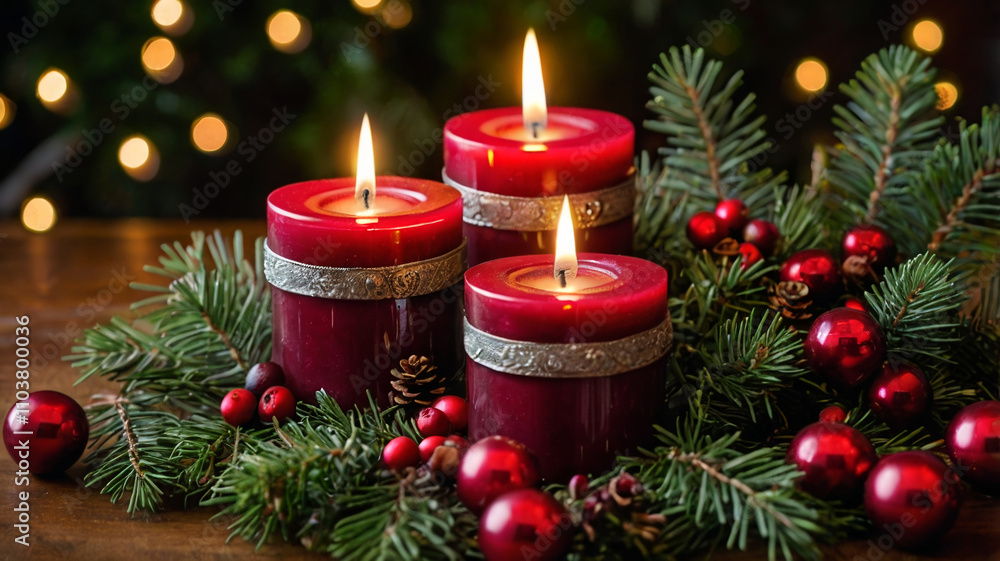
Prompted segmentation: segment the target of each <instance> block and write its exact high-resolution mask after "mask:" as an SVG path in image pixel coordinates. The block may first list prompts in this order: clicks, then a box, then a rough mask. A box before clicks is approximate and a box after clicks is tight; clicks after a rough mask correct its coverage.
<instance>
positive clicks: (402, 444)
mask: <svg viewBox="0 0 1000 561" xmlns="http://www.w3.org/2000/svg"><path fill="white" fill-rule="evenodd" d="M382 462H383V463H385V466H386V467H387V468H389V469H394V470H401V469H404V468H408V467H411V466H416V465H417V464H418V463H420V448H419V447H418V446H417V443H416V442H414V441H413V439H412V438H410V437H408V436H397V437H396V438H393V439H392V440H390V441H389V442H387V443H386V445H385V448H383V449H382Z"/></svg>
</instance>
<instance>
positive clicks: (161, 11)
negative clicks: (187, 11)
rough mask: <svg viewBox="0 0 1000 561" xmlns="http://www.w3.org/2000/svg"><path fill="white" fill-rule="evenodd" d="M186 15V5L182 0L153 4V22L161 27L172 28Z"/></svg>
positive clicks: (168, 0)
mask: <svg viewBox="0 0 1000 561" xmlns="http://www.w3.org/2000/svg"><path fill="white" fill-rule="evenodd" d="M182 15H184V4H181V2H180V0H157V2H156V4H153V12H152V16H153V22H154V23H155V24H156V25H158V26H160V27H170V26H171V25H174V24H175V23H177V22H178V21H179V20H180V19H181V16H182Z"/></svg>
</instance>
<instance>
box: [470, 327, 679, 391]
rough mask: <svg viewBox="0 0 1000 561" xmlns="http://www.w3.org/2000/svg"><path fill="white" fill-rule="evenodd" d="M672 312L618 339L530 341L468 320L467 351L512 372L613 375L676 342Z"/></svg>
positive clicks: (653, 357) (488, 364) (646, 360)
mask: <svg viewBox="0 0 1000 561" xmlns="http://www.w3.org/2000/svg"><path fill="white" fill-rule="evenodd" d="M673 339H674V331H673V326H672V325H671V323H670V317H669V316H667V319H666V320H664V321H663V323H661V324H660V325H657V326H656V327H654V328H652V329H649V330H647V331H643V332H641V333H636V334H635V335H632V336H630V337H625V338H624V339H618V340H617V341H604V342H600V343H530V342H526V341H513V340H511V339H505V338H503V337H497V336H495V335H490V334H489V333H486V332H485V331H481V330H479V329H477V328H476V327H473V326H472V324H470V323H469V320H468V319H466V320H465V352H466V353H467V354H468V355H469V358H471V359H472V360H474V361H475V362H477V363H479V364H481V365H483V366H485V367H487V368H490V369H493V370H496V371H499V372H506V373H507V374H516V375H518V376H537V377H542V378H591V377H597V376H612V375H615V374H623V373H625V372H630V371H632V370H635V369H637V368H642V367H643V366H648V365H650V364H652V363H654V362H656V361H657V360H659V359H660V358H662V357H663V356H664V355H665V354H667V352H668V351H670V346H671V344H672V343H673Z"/></svg>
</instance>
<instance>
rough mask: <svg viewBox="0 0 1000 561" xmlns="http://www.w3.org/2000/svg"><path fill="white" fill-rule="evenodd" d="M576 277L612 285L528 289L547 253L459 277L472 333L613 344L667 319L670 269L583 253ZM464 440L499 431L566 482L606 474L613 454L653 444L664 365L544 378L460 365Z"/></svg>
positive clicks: (548, 259)
mask: <svg viewBox="0 0 1000 561" xmlns="http://www.w3.org/2000/svg"><path fill="white" fill-rule="evenodd" d="M579 261H580V273H579V274H580V275H582V276H585V275H587V274H589V272H593V271H600V272H603V273H605V274H609V275H610V276H611V277H613V280H611V281H609V282H607V283H605V284H603V285H599V286H595V287H593V288H590V289H587V290H584V291H581V292H579V293H557V292H552V291H547V290H540V289H535V288H530V287H525V286H523V285H522V284H520V283H519V282H518V280H517V279H518V277H519V276H521V275H522V274H523V273H524V272H525V271H531V270H536V269H537V268H539V267H542V268H547V270H549V271H551V270H552V264H553V257H552V256H548V255H546V256H543V255H533V256H519V257H509V258H504V259H499V260H496V261H491V262H488V263H484V264H481V265H477V266H475V267H472V268H471V269H469V271H468V272H466V275H465V295H466V296H465V297H466V314H467V318H468V320H469V322H470V323H471V324H472V325H473V326H474V327H476V328H478V329H480V330H482V331H485V332H487V333H490V334H492V335H497V336H500V337H505V338H508V339H513V340H518V341H532V342H540V343H574V342H599V341H613V340H617V339H622V338H624V337H628V336H630V335H634V334H636V333H639V332H641V331H645V330H648V329H651V328H653V327H655V326H657V325H659V324H660V323H661V322H663V320H664V319H665V318H666V317H667V272H666V271H665V270H664V269H663V268H661V267H659V266H658V265H655V264H653V263H650V262H649V261H645V260H642V259H637V258H633V257H622V256H615V255H600V254H580V256H579ZM466 368H467V372H466V375H467V386H468V392H469V435H470V436H471V437H472V438H473V439H479V438H482V437H484V436H487V435H491V434H501V435H505V436H508V437H511V438H513V439H515V440H517V441H519V442H522V443H523V444H525V445H526V446H527V447H528V448H529V449H531V450H532V451H533V452H534V453H535V454H536V455H537V456H538V459H539V464H540V467H541V471H542V475H543V477H545V478H546V479H548V480H549V481H562V482H565V481H567V480H569V478H570V477H571V476H572V475H574V474H576V473H599V472H602V471H604V470H606V469H608V468H609V467H610V466H611V464H612V462H613V461H614V458H615V456H616V455H619V454H626V453H635V451H636V447H637V446H641V445H647V444H649V440H650V439H651V437H652V430H651V427H652V424H653V421H654V417H655V415H656V413H657V411H659V409H660V408H661V406H662V405H663V401H664V376H665V370H666V359H665V358H664V359H661V360H659V361H657V362H655V363H653V364H651V365H649V366H646V367H644V368H640V369H638V370H633V371H631V372H627V373H624V374H617V375H611V376H604V377H596V378H542V377H530V376H520V375H513V374H505V373H501V372H497V371H495V370H492V369H490V368H487V367H484V366H482V365H479V364H477V363H476V362H475V361H473V360H472V359H468V360H467V361H466Z"/></svg>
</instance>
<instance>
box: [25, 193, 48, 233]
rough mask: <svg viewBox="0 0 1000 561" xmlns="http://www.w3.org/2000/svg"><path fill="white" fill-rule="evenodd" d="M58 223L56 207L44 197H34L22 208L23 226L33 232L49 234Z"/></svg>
mask: <svg viewBox="0 0 1000 561" xmlns="http://www.w3.org/2000/svg"><path fill="white" fill-rule="evenodd" d="M55 223H56V207H54V206H52V203H51V202H49V200H48V199H46V198H44V197H32V198H31V199H29V200H28V202H26V203H24V206H23V207H22V208H21V224H24V227H25V228H27V229H28V230H30V231H32V232H47V231H49V230H51V229H52V226H54V225H55Z"/></svg>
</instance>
